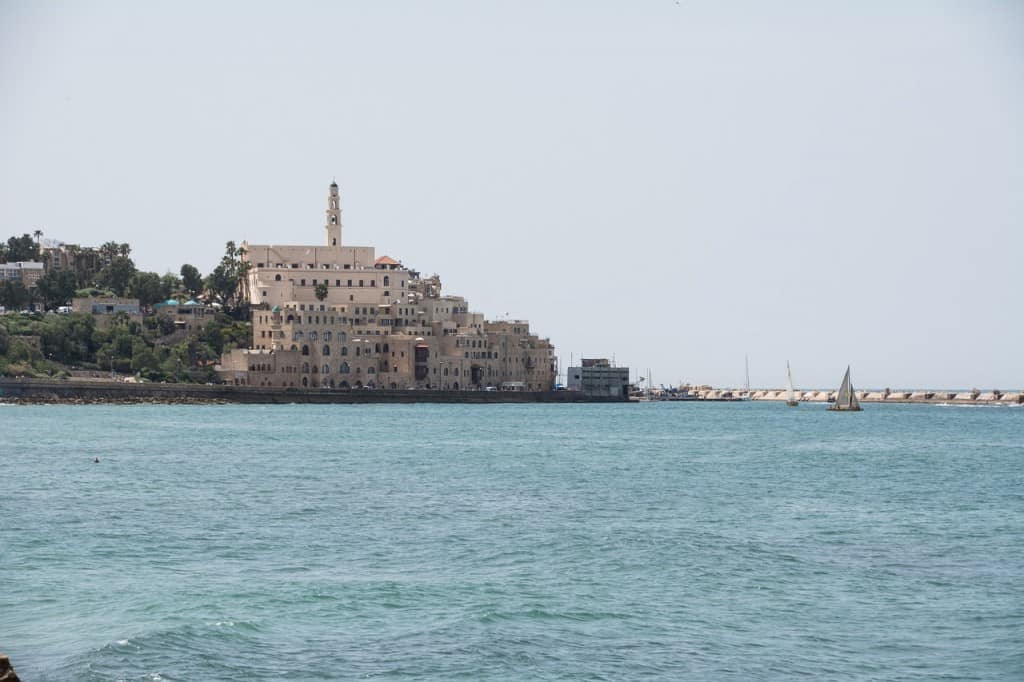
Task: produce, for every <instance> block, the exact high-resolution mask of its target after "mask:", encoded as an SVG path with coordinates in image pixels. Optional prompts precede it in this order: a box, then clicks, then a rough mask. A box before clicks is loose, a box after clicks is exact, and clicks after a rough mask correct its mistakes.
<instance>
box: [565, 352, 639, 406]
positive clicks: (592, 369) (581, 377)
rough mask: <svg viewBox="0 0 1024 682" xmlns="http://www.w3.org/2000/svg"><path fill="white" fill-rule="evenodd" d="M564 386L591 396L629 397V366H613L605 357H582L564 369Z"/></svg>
mask: <svg viewBox="0 0 1024 682" xmlns="http://www.w3.org/2000/svg"><path fill="white" fill-rule="evenodd" d="M565 385H566V388H567V389H568V390H570V391H581V392H583V393H584V394H585V395H591V396H609V397H611V396H614V397H619V398H628V397H629V367H613V366H612V364H611V363H610V362H608V360H607V359H606V358H583V359H582V360H581V361H580V365H579V366H578V367H570V368H569V369H568V370H567V371H566V381H565Z"/></svg>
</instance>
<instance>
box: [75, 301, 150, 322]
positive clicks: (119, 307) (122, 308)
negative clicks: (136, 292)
mask: <svg viewBox="0 0 1024 682" xmlns="http://www.w3.org/2000/svg"><path fill="white" fill-rule="evenodd" d="M71 312H73V313H84V314H87V315H92V316H93V319H94V320H96V326H97V327H98V328H99V329H106V328H108V327H110V325H111V324H113V322H114V319H115V317H116V316H117V315H125V316H127V318H128V319H129V320H131V321H133V322H137V323H140V324H141V323H142V310H141V308H140V307H139V299H137V298H114V297H80V298H73V299H71Z"/></svg>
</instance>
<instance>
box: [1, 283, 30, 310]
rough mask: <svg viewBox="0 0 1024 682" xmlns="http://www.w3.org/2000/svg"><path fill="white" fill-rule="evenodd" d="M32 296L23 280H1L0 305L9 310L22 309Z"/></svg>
mask: <svg viewBox="0 0 1024 682" xmlns="http://www.w3.org/2000/svg"><path fill="white" fill-rule="evenodd" d="M30 298H31V297H30V295H29V291H28V289H26V288H25V285H24V284H22V283H21V282H17V281H14V282H0V305H2V306H4V307H5V308H7V309H8V310H21V309H22V308H24V307H25V304H26V303H28V302H29V299H30Z"/></svg>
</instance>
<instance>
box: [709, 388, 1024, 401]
mask: <svg viewBox="0 0 1024 682" xmlns="http://www.w3.org/2000/svg"><path fill="white" fill-rule="evenodd" d="M693 394H694V396H695V397H696V398H697V399H699V400H717V401H721V400H744V399H749V400H768V401H784V400H786V391H785V390H783V389H767V390H764V389H751V390H750V392H749V393H748V392H747V391H744V390H743V389H735V388H732V389H729V388H725V389H706V390H704V389H701V390H697V391H694V392H693ZM793 394H794V397H795V398H796V399H797V400H798V401H800V402H805V403H826V402H828V401H829V400H830V399H831V400H834V399H835V396H836V392H835V391H825V390H822V391H818V390H811V391H794V392H793ZM857 400H859V401H860V402H862V403H921V404H926V405H927V404H931V405H938V404H948V405H1021V404H1024V393H1021V392H1019V391H961V392H957V391H893V390H882V391H857Z"/></svg>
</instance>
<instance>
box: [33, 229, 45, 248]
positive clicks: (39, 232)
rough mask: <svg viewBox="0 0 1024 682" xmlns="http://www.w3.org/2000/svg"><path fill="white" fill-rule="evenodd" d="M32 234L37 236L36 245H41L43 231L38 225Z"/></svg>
mask: <svg viewBox="0 0 1024 682" xmlns="http://www.w3.org/2000/svg"><path fill="white" fill-rule="evenodd" d="M32 236H34V237H35V238H36V246H39V238H40V237H42V236H43V231H42V230H40V229H39V228H38V227H37V228H36V231H35V232H33V233H32Z"/></svg>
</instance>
